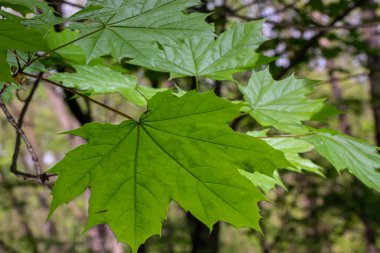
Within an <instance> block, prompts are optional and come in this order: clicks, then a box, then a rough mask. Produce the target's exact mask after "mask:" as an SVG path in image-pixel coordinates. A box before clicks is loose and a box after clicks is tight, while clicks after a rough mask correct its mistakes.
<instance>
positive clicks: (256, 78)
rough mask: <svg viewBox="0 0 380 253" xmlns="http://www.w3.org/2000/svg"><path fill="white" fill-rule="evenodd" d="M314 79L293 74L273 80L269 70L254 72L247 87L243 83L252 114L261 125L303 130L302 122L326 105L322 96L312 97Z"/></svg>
mask: <svg viewBox="0 0 380 253" xmlns="http://www.w3.org/2000/svg"><path fill="white" fill-rule="evenodd" d="M314 85H315V82H314V81H310V80H306V79H296V78H294V76H290V77H287V78H285V79H283V80H280V81H275V80H273V78H272V76H271V74H270V72H269V69H265V70H263V71H260V72H254V73H252V76H251V78H250V80H249V82H248V85H247V86H242V85H240V86H239V87H240V90H241V92H242V93H243V94H244V98H245V100H246V101H247V102H248V103H249V105H250V106H251V108H252V110H251V111H250V114H251V115H252V117H254V118H255V119H256V120H257V121H258V122H259V123H260V124H261V125H262V126H273V127H275V128H277V129H279V130H281V131H284V132H290V133H292V132H293V133H295V132H300V131H301V132H303V131H305V128H303V127H302V126H301V124H302V121H305V120H309V119H310V118H311V117H312V116H313V115H314V114H315V113H317V112H318V111H320V110H321V109H322V107H323V99H309V98H307V97H306V95H307V94H309V93H311V92H312V91H313V90H314Z"/></svg>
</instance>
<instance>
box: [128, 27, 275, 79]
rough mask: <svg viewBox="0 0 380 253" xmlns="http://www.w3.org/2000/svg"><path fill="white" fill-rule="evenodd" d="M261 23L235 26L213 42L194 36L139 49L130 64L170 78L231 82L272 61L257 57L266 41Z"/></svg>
mask: <svg viewBox="0 0 380 253" xmlns="http://www.w3.org/2000/svg"><path fill="white" fill-rule="evenodd" d="M262 24H263V21H253V22H248V23H244V24H242V23H234V24H233V25H232V27H231V28H230V29H228V30H227V31H225V32H224V33H222V34H221V35H220V36H219V37H218V38H217V39H216V40H215V39H214V37H213V36H197V37H193V38H186V39H182V40H178V41H176V42H174V43H170V44H165V45H164V44H159V45H148V46H149V48H143V47H142V46H143V45H140V47H139V50H137V51H136V53H135V56H134V57H133V59H132V60H131V61H130V62H129V63H131V64H136V65H139V66H143V67H146V68H149V69H153V70H156V71H161V72H170V73H171V77H172V78H175V77H183V76H203V77H209V78H213V79H215V80H233V77H232V74H235V73H238V72H242V71H244V70H247V69H249V70H251V69H253V68H256V67H258V66H260V65H262V64H264V63H267V62H269V61H271V58H268V57H265V56H263V55H261V54H259V53H256V52H255V51H256V49H257V48H258V47H259V46H260V44H261V43H263V42H264V41H265V38H264V37H263V35H262Z"/></svg>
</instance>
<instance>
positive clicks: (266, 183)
mask: <svg viewBox="0 0 380 253" xmlns="http://www.w3.org/2000/svg"><path fill="white" fill-rule="evenodd" d="M239 172H240V174H242V175H243V176H245V177H246V178H248V179H249V180H250V181H251V182H252V183H253V184H254V185H255V186H257V187H259V188H260V189H261V190H262V191H264V193H265V194H268V193H269V192H270V191H271V190H273V189H274V188H276V186H277V185H278V186H280V187H282V188H284V189H286V187H285V185H284V183H283V182H282V180H281V178H280V175H279V174H278V171H277V170H276V171H275V172H274V173H273V177H269V176H267V175H264V174H261V173H259V172H254V173H249V172H247V171H245V170H239Z"/></svg>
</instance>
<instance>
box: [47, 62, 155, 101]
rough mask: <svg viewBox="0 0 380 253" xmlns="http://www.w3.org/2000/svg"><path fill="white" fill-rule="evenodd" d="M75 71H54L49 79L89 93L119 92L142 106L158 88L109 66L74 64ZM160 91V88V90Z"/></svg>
mask: <svg viewBox="0 0 380 253" xmlns="http://www.w3.org/2000/svg"><path fill="white" fill-rule="evenodd" d="M73 67H74V68H75V69H76V71H77V72H76V73H56V74H54V75H53V76H52V77H50V78H49V79H51V80H54V81H59V82H62V84H63V85H64V86H66V87H70V88H75V89H78V90H81V91H86V92H89V93H91V94H106V93H116V92H118V93H120V94H121V95H122V96H123V97H125V98H126V99H127V100H129V101H131V102H133V103H135V104H137V105H139V106H143V105H145V104H146V102H147V99H149V98H151V97H152V96H153V95H154V94H156V93H157V92H159V91H160V89H153V88H150V87H143V86H139V85H138V84H137V78H136V77H135V76H132V75H126V74H122V73H120V72H117V71H115V70H112V69H110V68H107V67H104V66H101V65H97V66H83V65H74V64H73ZM161 91H162V90H161Z"/></svg>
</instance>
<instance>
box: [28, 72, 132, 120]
mask: <svg viewBox="0 0 380 253" xmlns="http://www.w3.org/2000/svg"><path fill="white" fill-rule="evenodd" d="M23 74H24V75H25V76H29V77H33V78H37V79H40V80H42V81H44V82H46V83H50V84H52V85H54V86H58V87H61V88H62V89H65V90H67V91H70V92H71V93H74V94H76V95H78V96H80V97H82V98H84V99H86V100H88V101H90V102H92V103H94V104H97V105H99V106H101V107H103V108H105V109H107V110H109V111H112V112H114V113H116V114H119V115H121V116H123V117H124V118H127V119H130V120H134V119H133V118H132V117H131V116H129V115H128V114H125V113H123V112H121V111H119V110H117V109H115V108H112V107H110V106H108V105H106V104H104V103H102V102H99V101H97V100H95V99H92V98H90V97H88V96H86V95H84V94H82V93H80V92H78V91H77V90H75V89H73V88H68V87H65V86H63V85H62V84H60V83H57V82H54V81H51V80H49V79H46V78H44V77H40V76H36V75H33V74H29V73H25V72H23Z"/></svg>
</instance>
